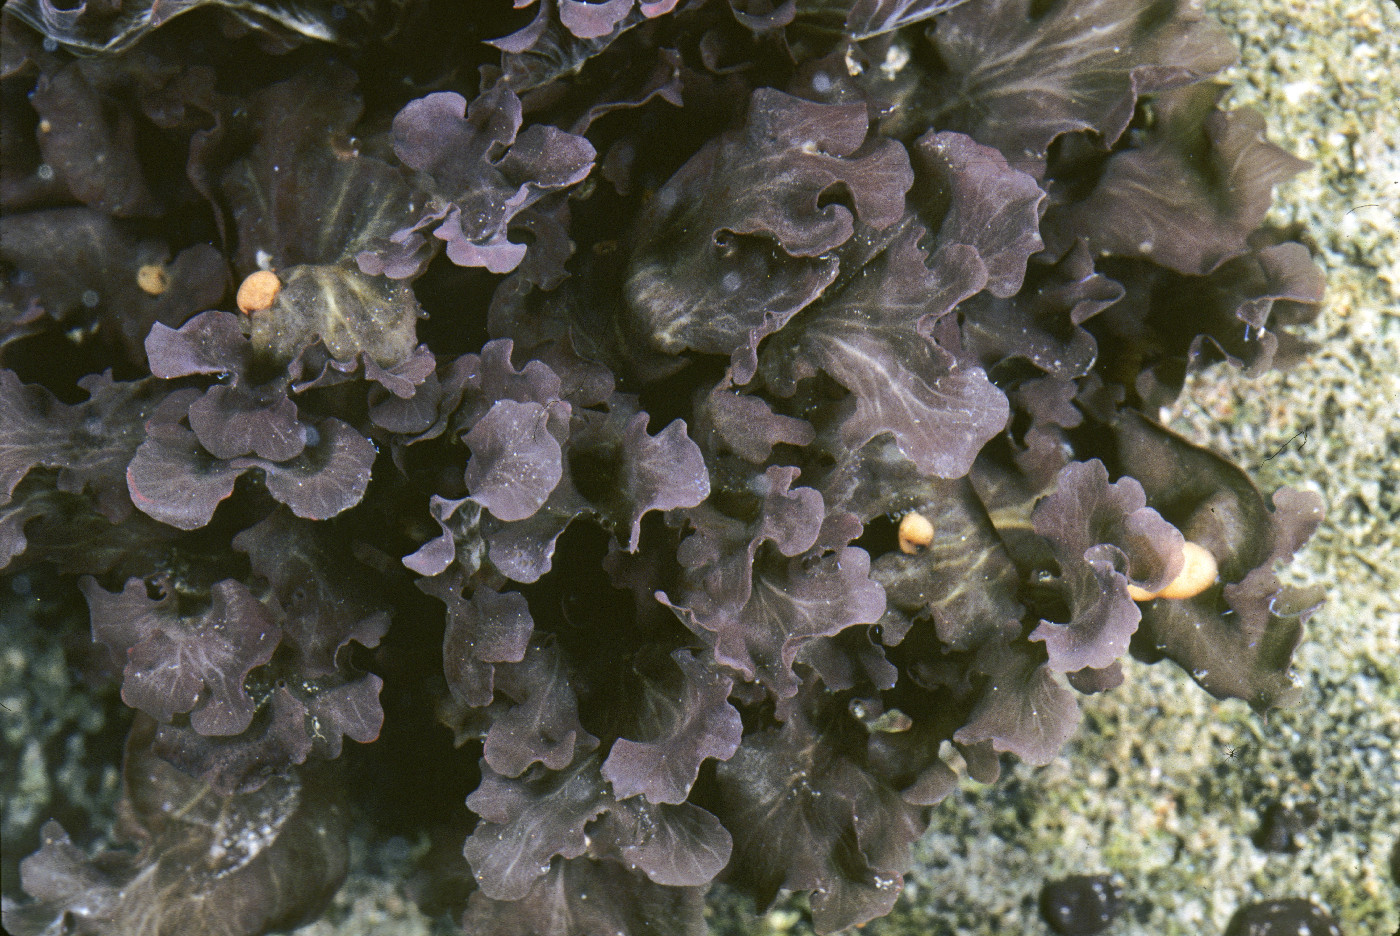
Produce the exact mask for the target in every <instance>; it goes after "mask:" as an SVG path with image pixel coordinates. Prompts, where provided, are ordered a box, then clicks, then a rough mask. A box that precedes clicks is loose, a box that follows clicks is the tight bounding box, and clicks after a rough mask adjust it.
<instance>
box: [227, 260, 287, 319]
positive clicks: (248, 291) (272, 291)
mask: <svg viewBox="0 0 1400 936" xmlns="http://www.w3.org/2000/svg"><path fill="white" fill-rule="evenodd" d="M281 291H282V281H281V280H279V279H278V278H277V274H276V273H273V272H272V271H271V270H259V271H258V272H256V273H250V274H248V278H247V279H245V280H244V281H243V284H242V285H241V286H239V287H238V300H237V301H238V308H239V310H241V311H242V312H243V314H245V315H252V314H253V313H254V312H261V311H262V310H263V309H266V308H269V307H271V305H272V304H273V303H274V302H276V301H277V294H278V293H279V292H281Z"/></svg>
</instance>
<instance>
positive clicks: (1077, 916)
mask: <svg viewBox="0 0 1400 936" xmlns="http://www.w3.org/2000/svg"><path fill="white" fill-rule="evenodd" d="M1122 905H1123V889H1122V888H1121V887H1120V886H1118V885H1117V884H1116V883H1114V881H1113V879H1112V878H1110V877H1109V876H1108V875H1106V874H1095V875H1089V874H1072V875H1070V876H1069V877H1066V878H1061V879H1060V880H1058V881H1047V882H1046V884H1045V887H1044V888H1042V889H1041V891H1040V915H1041V917H1043V918H1044V919H1045V922H1046V923H1049V924H1050V928H1051V929H1052V930H1054V931H1055V932H1056V933H1059V934H1060V936H1093V934H1095V933H1102V932H1103V931H1104V929H1105V928H1107V926H1108V924H1110V923H1112V922H1113V919H1114V917H1116V916H1117V915H1118V911H1119V910H1120V909H1121V907H1122Z"/></svg>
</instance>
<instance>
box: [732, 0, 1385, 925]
mask: <svg viewBox="0 0 1400 936" xmlns="http://www.w3.org/2000/svg"><path fill="white" fill-rule="evenodd" d="M1208 8H1209V10H1210V12H1211V13H1212V15H1214V16H1216V17H1218V18H1219V19H1221V20H1222V21H1223V22H1224V23H1226V25H1227V26H1229V27H1230V29H1231V30H1232V33H1233V35H1234V37H1235V39H1236V41H1237V42H1238V43H1239V44H1240V46H1241V57H1242V61H1241V64H1240V65H1238V66H1237V67H1235V68H1233V69H1231V70H1230V71H1229V72H1228V73H1227V76H1226V77H1227V78H1228V79H1229V80H1230V81H1231V83H1232V85H1233V86H1234V90H1233V92H1232V97H1231V100H1233V101H1235V102H1238V103H1242V104H1252V105H1253V106H1255V107H1259V108H1261V109H1262V110H1263V111H1264V112H1265V113H1266V114H1267V115H1268V117H1269V122H1270V135H1271V138H1273V139H1275V140H1278V141H1280V142H1282V143H1283V144H1284V145H1285V146H1287V147H1288V148H1289V149H1290V150H1291V151H1292V152H1294V153H1295V154H1297V155H1299V156H1302V157H1303V158H1305V159H1308V160H1310V161H1312V162H1313V163H1314V168H1312V169H1311V170H1309V171H1308V172H1305V173H1303V174H1302V175H1301V176H1300V177H1299V178H1298V179H1296V180H1295V181H1293V182H1291V183H1289V184H1287V185H1286V186H1284V187H1283V188H1282V189H1281V190H1280V192H1279V196H1278V201H1277V202H1276V203H1275V206H1274V209H1273V215H1272V216H1273V217H1274V218H1275V219H1276V220H1277V221H1279V222H1280V223H1282V224H1285V225H1287V224H1298V225H1304V226H1308V227H1310V228H1311V229H1313V230H1314V231H1315V232H1316V234H1315V236H1316V238H1317V241H1318V248H1319V250H1320V257H1321V259H1322V262H1323V263H1324V265H1325V266H1326V268H1327V275H1328V299H1327V303H1326V307H1325V311H1324V312H1323V315H1322V316H1321V318H1320V319H1319V321H1318V323H1317V324H1316V325H1315V326H1314V327H1313V328H1312V329H1311V336H1312V337H1313V338H1314V340H1316V341H1319V342H1320V343H1321V348H1320V350H1319V351H1317V352H1314V355H1313V357H1312V358H1311V359H1310V360H1308V361H1306V362H1304V363H1302V364H1301V365H1300V366H1299V367H1297V368H1296V369H1293V370H1290V371H1287V372H1283V373H1270V374H1266V375H1262V376H1260V377H1258V378H1253V379H1250V378H1246V377H1243V376H1241V375H1239V374H1238V373H1237V372H1235V371H1233V370H1231V369H1230V368H1229V367H1228V366H1217V367H1214V368H1211V369H1209V370H1207V371H1206V372H1205V373H1203V374H1200V375H1198V376H1195V377H1193V378H1191V379H1190V380H1189V381H1188V384H1187V390H1186V392H1185V393H1184V394H1183V397H1182V399H1181V400H1180V401H1179V402H1178V404H1177V405H1176V406H1175V407H1174V408H1173V410H1172V411H1171V413H1170V414H1168V415H1169V418H1170V425H1172V427H1173V428H1175V429H1177V430H1178V431H1181V432H1184V433H1185V434H1187V436H1188V437H1189V438H1192V439H1193V440H1194V441H1197V442H1198V443H1200V444H1204V445H1209V446H1210V447H1212V448H1213V449H1215V450H1216V451H1220V452H1224V453H1228V454H1229V457H1230V458H1231V460H1232V461H1235V462H1237V463H1239V464H1242V465H1245V466H1247V468H1248V470H1249V471H1250V474H1251V476H1252V477H1253V478H1254V480H1255V481H1256V483H1258V484H1259V485H1260V486H1261V487H1262V488H1264V489H1269V488H1272V487H1274V486H1276V485H1278V484H1292V485H1300V486H1304V487H1308V488H1311V489H1313V490H1317V491H1319V492H1320V493H1322V494H1323V495H1324V496H1325V497H1326V498H1327V503H1328V519H1327V520H1326V521H1325V522H1324V524H1323V526H1322V528H1321V529H1320V530H1319V532H1318V535H1317V537H1316V538H1315V539H1314V540H1313V541H1312V542H1311V544H1310V545H1309V547H1308V548H1307V550H1306V551H1305V552H1304V553H1303V554H1301V555H1300V557H1299V559H1298V561H1297V563H1296V564H1295V565H1294V566H1293V567H1292V568H1291V569H1290V573H1289V575H1290V580H1292V581H1295V582H1305V581H1316V582H1324V583H1326V584H1327V585H1328V594H1327V604H1326V605H1325V606H1324V607H1323V608H1322V609H1321V611H1319V613H1318V615H1317V616H1316V617H1315V618H1314V619H1313V620H1312V621H1311V622H1310V624H1309V626H1308V637H1307V639H1306V641H1305V643H1304V646H1303V647H1302V649H1301V651H1300V654H1299V657H1298V659H1297V662H1296V668H1297V669H1298V671H1299V673H1300V676H1301V678H1302V680H1303V683H1304V687H1305V688H1304V695H1303V698H1302V700H1301V701H1299V702H1298V704H1297V705H1296V706H1293V707H1291V708H1289V709H1285V710H1283V711H1278V712H1274V713H1271V714H1270V715H1269V717H1268V718H1267V719H1260V718H1258V717H1257V716H1255V715H1253V714H1252V713H1251V712H1249V711H1248V709H1247V708H1246V707H1245V706H1243V705H1241V704H1239V703H1234V702H1226V703H1220V702H1214V701H1212V700H1210V699H1208V698H1205V697H1203V696H1202V695H1201V694H1200V693H1199V691H1197V688H1196V687H1195V686H1194V685H1193V684H1192V683H1191V681H1190V679H1189V678H1188V677H1187V676H1186V674H1184V673H1182V672H1180V671H1178V670H1173V669H1169V668H1166V667H1146V666H1140V665H1134V666H1133V667H1132V668H1131V671H1130V673H1129V676H1128V679H1127V684H1126V685H1125V686H1123V687H1120V689H1118V690H1115V691H1114V692H1112V693H1107V694H1105V695H1102V696H1098V697H1096V699H1095V700H1094V704H1092V705H1090V706H1087V707H1086V718H1085V723H1084V724H1083V725H1082V726H1081V729H1080V733H1079V734H1078V735H1077V736H1076V737H1075V738H1074V739H1073V740H1072V741H1071V742H1070V744H1069V745H1068V746H1067V747H1066V749H1065V751H1064V752H1063V755H1062V756H1061V757H1060V758H1059V759H1058V760H1057V761H1056V762H1055V763H1054V764H1052V765H1050V766H1048V767H1045V768H1039V769H1034V768H1026V767H1024V766H1017V767H1015V768H1013V769H1012V770H1011V771H1010V774H1011V776H1010V777H1006V778H1003V782H1002V783H1001V784H998V785H997V786H993V787H984V786H981V785H979V784H976V783H975V782H967V783H964V785H963V787H962V789H961V790H960V793H959V795H958V796H956V797H955V798H952V799H950V800H949V801H948V802H945V803H944V804H943V805H942V807H941V808H940V810H939V811H938V812H937V813H936V814H935V816H934V821H933V829H932V830H931V831H930V832H929V833H928V835H927V836H925V838H924V840H923V841H922V843H921V844H920V846H919V850H918V860H919V862H920V870H919V872H918V873H917V874H916V875H915V876H914V877H913V879H912V880H911V883H910V884H909V885H907V886H906V894H905V896H904V897H902V898H901V899H900V902H899V903H898V904H896V906H895V909H894V911H893V912H892V913H891V915H890V917H888V918H886V919H883V920H879V921H876V922H873V923H871V924H869V925H867V927H866V928H865V929H864V930H863V932H866V933H875V934H881V936H916V934H935V936H981V934H988V936H990V934H994V933H1005V932H1024V933H1049V932H1051V930H1050V929H1049V927H1048V926H1047V925H1046V924H1045V923H1044V922H1043V920H1042V918H1041V916H1040V913H1039V910H1038V907H1037V905H1036V897H1037V894H1038V893H1039V890H1040V887H1041V886H1042V883H1043V882H1044V881H1045V880H1047V879H1050V878H1054V877H1058V876H1063V875H1066V874H1098V873H1104V872H1119V873H1122V874H1124V875H1125V877H1126V879H1127V887H1126V894H1125V897H1124V904H1125V909H1124V911H1123V912H1122V914H1121V915H1120V917H1119V918H1118V919H1117V920H1116V921H1115V922H1114V923H1113V924H1112V925H1111V926H1110V927H1109V928H1108V929H1107V930H1106V931H1105V932H1107V933H1109V934H1115V936H1117V934H1122V936H1129V934H1131V936H1200V934H1219V933H1224V932H1225V929H1226V926H1227V925H1228V924H1229V922H1230V919H1231V917H1232V915H1233V914H1234V913H1235V912H1236V911H1237V910H1238V909H1239V908H1241V907H1243V906H1246V905H1248V904H1251V903H1254V902H1257V901H1266V900H1273V899H1286V898H1294V897H1298V898H1311V899H1314V900H1316V902H1317V903H1319V904H1320V905H1321V906H1323V907H1325V908H1327V909H1328V910H1329V911H1330V912H1331V915H1332V917H1333V918H1334V919H1335V920H1336V921H1337V923H1338V925H1339V926H1340V928H1341V932H1342V933H1344V934H1347V936H1364V934H1382V936H1389V934H1391V933H1394V932H1396V931H1397V928H1400V880H1396V879H1393V878H1392V877H1391V876H1390V873H1389V870H1388V865H1387V862H1388V860H1389V855H1390V854H1391V850H1392V849H1396V848H1400V837H1398V836H1397V833H1396V831H1395V830H1396V829H1400V795H1397V793H1396V791H1397V790H1400V611H1397V609H1396V606H1395V603H1394V600H1393V597H1392V596H1394V595H1395V594H1397V593H1400V545H1397V544H1400V537H1397V525H1400V493H1397V492H1398V491H1400V487H1398V486H1397V483H1396V476H1395V469H1394V467H1393V466H1394V464H1395V463H1396V460H1397V459H1400V417H1397V416H1396V413H1397V411H1400V236H1397V231H1398V230H1400V221H1397V219H1400V117H1397V113H1396V111H1395V108H1394V107H1393V102H1394V101H1395V100H1397V98H1400V84H1397V76H1400V52H1398V51H1397V50H1400V38H1398V37H1400V11H1397V10H1396V9H1395V8H1394V7H1393V6H1391V5H1388V4H1383V3H1366V2H1348V3H1340V4H1331V5H1318V4H1307V5H1297V4H1291V3H1263V4H1237V3H1227V2H1215V3H1211V4H1208ZM1357 206H1370V207H1362V208H1359V209H1358V208H1357ZM1125 690H1126V692H1125ZM1275 803H1286V804H1290V805H1292V806H1294V807H1300V806H1303V805H1306V806H1308V807H1310V808H1311V809H1315V810H1316V812H1317V815H1318V819H1317V822H1316V823H1315V824H1312V825H1310V826H1307V827H1306V828H1304V829H1302V830H1301V832H1300V833H1299V834H1298V835H1297V842H1298V846H1299V850H1298V851H1297V852H1290V853H1275V852H1270V851H1267V850H1264V849H1261V848H1260V847H1258V845H1256V844H1255V842H1254V841H1253V839H1254V838H1255V836H1256V833H1257V832H1258V830H1259V828H1260V824H1261V823H1262V822H1263V821H1264V819H1265V815H1266V813H1267V811H1268V810H1269V807H1270V805H1271V804H1275ZM743 919H744V922H742V923H733V924H726V926H725V927H723V928H722V929H721V931H722V932H725V933H734V934H740V933H742V934H749V933H789V932H790V933H801V932H805V931H806V930H805V929H804V927H803V924H802V922H801V915H800V913H799V912H798V910H796V909H795V908H782V909H779V910H775V911H774V912H772V913H770V914H769V915H768V916H767V917H762V918H758V919H753V918H743Z"/></svg>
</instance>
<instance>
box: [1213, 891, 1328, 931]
mask: <svg viewBox="0 0 1400 936" xmlns="http://www.w3.org/2000/svg"><path fill="white" fill-rule="evenodd" d="M1225 936H1342V929H1341V927H1339V926H1338V925H1337V921H1335V920H1333V919H1332V917H1330V916H1329V915H1328V914H1327V912H1326V911H1325V910H1323V909H1322V908H1321V907H1319V906H1318V905H1317V904H1315V903H1313V902H1312V901H1310V900H1303V899H1302V898H1299V897H1294V898H1291V899H1289V900H1265V901H1263V902H1261V903H1257V904H1250V905H1249V906H1247V907H1241V908H1240V909H1239V910H1236V911H1235V915H1234V916H1233V917H1231V918H1230V926H1229V927H1228V928H1227V929H1226V930H1225Z"/></svg>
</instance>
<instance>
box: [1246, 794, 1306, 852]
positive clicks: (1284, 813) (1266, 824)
mask: <svg viewBox="0 0 1400 936" xmlns="http://www.w3.org/2000/svg"><path fill="white" fill-rule="evenodd" d="M1317 819H1318V812H1317V807H1316V806H1314V805H1313V804H1312V803H1303V804H1302V805H1301V806H1298V807H1296V808H1294V807H1290V806H1285V805H1284V804H1282V803H1277V802H1275V803H1270V804H1269V806H1268V808H1267V809H1265V810H1264V815H1263V818H1262V819H1261V820H1260V822H1259V828H1258V829H1257V830H1255V832H1254V835H1253V836H1251V838H1252V840H1253V842H1254V845H1255V847H1256V848H1259V849H1260V850H1262V851H1267V852H1287V853H1294V852H1297V851H1298V850H1299V849H1300V848H1301V847H1302V836H1303V832H1304V830H1306V829H1308V828H1309V827H1310V826H1313V825H1315V824H1316V823H1317Z"/></svg>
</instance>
